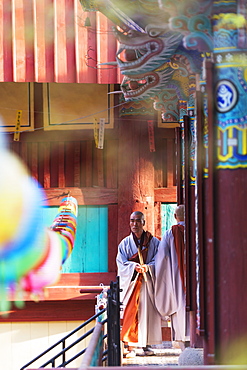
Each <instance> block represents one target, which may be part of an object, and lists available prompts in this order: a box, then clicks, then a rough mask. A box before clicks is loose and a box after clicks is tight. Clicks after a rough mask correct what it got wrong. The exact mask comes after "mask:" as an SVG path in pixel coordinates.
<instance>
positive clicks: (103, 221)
mask: <svg viewBox="0 0 247 370" xmlns="http://www.w3.org/2000/svg"><path fill="white" fill-rule="evenodd" d="M57 212H58V207H44V208H43V217H44V219H45V224H46V225H47V226H48V227H49V226H50V225H51V224H52V222H53V220H54V218H55V217H56V214H57ZM107 271H108V208H107V206H79V207H78V217H77V231H76V239H75V245H74V249H73V251H72V253H71V255H70V257H69V258H68V259H67V260H66V261H65V263H64V264H63V267H62V272H63V273H72V272H107Z"/></svg>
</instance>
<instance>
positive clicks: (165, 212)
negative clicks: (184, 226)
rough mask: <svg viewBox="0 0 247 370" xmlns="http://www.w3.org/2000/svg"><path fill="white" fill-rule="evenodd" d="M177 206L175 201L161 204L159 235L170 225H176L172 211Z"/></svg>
mask: <svg viewBox="0 0 247 370" xmlns="http://www.w3.org/2000/svg"><path fill="white" fill-rule="evenodd" d="M176 207H177V204H175V203H163V204H161V235H162V236H163V235H164V233H165V231H166V230H168V229H170V228H171V227H172V225H176V223H177V221H176V220H175V217H174V211H175V208H176Z"/></svg>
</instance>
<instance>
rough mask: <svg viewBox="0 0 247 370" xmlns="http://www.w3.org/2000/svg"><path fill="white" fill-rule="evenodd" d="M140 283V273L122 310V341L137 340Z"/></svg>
mask: <svg viewBox="0 0 247 370" xmlns="http://www.w3.org/2000/svg"><path fill="white" fill-rule="evenodd" d="M141 285H142V274H140V275H139V276H138V278H137V281H136V284H135V287H134V290H133V292H132V294H131V296H130V299H129V301H128V303H127V306H126V308H125V311H124V317H123V326H122V330H121V340H122V341H123V342H133V343H137V342H138V306H139V298H140V291H141Z"/></svg>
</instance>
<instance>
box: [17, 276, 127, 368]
mask: <svg viewBox="0 0 247 370" xmlns="http://www.w3.org/2000/svg"><path fill="white" fill-rule="evenodd" d="M105 312H106V313H107V318H106V319H103V320H101V324H102V325H105V324H106V323H107V334H105V335H104V336H103V341H104V340H106V341H107V343H106V350H105V351H103V352H101V355H102V360H101V361H102V362H106V364H107V365H108V366H120V362H121V349H120V301H119V278H118V277H117V281H116V282H111V283H110V289H108V290H107V307H106V308H104V309H102V310H100V311H99V312H97V313H96V314H95V315H94V316H92V317H91V318H90V319H88V320H87V321H85V322H84V323H83V324H81V325H80V326H78V327H77V328H76V329H74V330H73V331H71V332H70V333H69V334H67V335H66V336H65V337H63V338H62V339H60V340H59V341H58V342H56V343H55V344H53V345H52V346H51V347H49V348H48V349H46V350H45V351H44V352H42V353H41V354H40V355H38V356H36V357H35V358H34V359H33V360H31V361H29V362H28V363H27V364H25V365H24V366H22V367H21V369H20V370H25V369H26V368H27V367H29V366H30V365H31V364H34V363H35V362H36V361H38V360H40V359H42V357H43V356H45V355H47V354H49V352H50V351H52V350H54V349H55V348H58V347H59V346H61V348H62V349H61V350H59V352H58V353H57V354H56V355H55V356H53V357H51V358H50V359H49V360H47V361H46V362H44V363H43V364H42V365H41V366H39V368H44V367H46V366H48V365H49V366H51V367H52V368H61V367H66V365H68V364H69V363H71V362H72V361H74V360H75V359H76V358H78V357H79V356H81V355H83V354H84V353H85V352H86V350H87V347H85V348H84V349H83V350H81V351H79V352H78V353H76V355H74V356H73V357H70V358H67V359H66V355H68V351H69V350H70V349H71V348H73V347H74V346H75V345H76V344H78V343H79V342H81V341H83V340H84V339H85V338H87V337H88V336H89V335H91V334H92V333H93V331H94V329H95V328H91V329H90V330H88V331H87V332H86V333H84V334H83V335H82V336H80V337H79V338H77V339H76V340H75V341H73V343H71V344H69V345H68V346H66V341H67V340H68V339H69V338H70V339H71V337H72V336H73V335H74V334H75V333H77V332H78V331H80V330H82V329H84V328H85V327H86V326H87V325H88V324H90V323H91V322H93V321H94V320H96V319H98V320H99V319H100V317H101V318H102V317H103V315H104V313H105ZM67 357H68V356H67ZM59 360H60V364H59V365H58V364H57V363H58V361H59Z"/></svg>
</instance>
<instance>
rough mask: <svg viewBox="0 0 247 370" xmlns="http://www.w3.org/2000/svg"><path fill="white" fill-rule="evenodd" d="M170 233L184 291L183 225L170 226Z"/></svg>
mask: <svg viewBox="0 0 247 370" xmlns="http://www.w3.org/2000/svg"><path fill="white" fill-rule="evenodd" d="M172 234H173V237H174V242H175V249H176V253H177V257H178V268H179V272H180V276H181V280H182V286H183V290H184V292H185V290H186V288H185V260H184V252H185V251H184V249H185V245H184V226H183V225H174V226H172Z"/></svg>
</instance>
